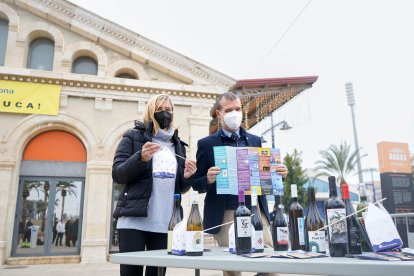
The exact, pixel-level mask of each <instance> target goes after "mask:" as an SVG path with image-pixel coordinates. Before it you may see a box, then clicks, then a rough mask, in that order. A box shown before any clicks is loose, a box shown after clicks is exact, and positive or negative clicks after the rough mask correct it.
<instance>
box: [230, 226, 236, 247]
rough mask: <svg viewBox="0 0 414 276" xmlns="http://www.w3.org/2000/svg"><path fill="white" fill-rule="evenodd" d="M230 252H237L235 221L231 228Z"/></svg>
mask: <svg viewBox="0 0 414 276" xmlns="http://www.w3.org/2000/svg"><path fill="white" fill-rule="evenodd" d="M229 252H230V253H232V254H236V238H235V236H234V223H232V224H231V226H230V228H229Z"/></svg>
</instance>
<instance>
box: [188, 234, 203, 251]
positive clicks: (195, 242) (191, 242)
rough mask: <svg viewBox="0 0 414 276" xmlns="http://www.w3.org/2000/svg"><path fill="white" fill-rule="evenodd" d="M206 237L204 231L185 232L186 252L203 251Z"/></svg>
mask: <svg viewBox="0 0 414 276" xmlns="http://www.w3.org/2000/svg"><path fill="white" fill-rule="evenodd" d="M203 250H204V238H203V231H186V232H185V251H186V252H203Z"/></svg>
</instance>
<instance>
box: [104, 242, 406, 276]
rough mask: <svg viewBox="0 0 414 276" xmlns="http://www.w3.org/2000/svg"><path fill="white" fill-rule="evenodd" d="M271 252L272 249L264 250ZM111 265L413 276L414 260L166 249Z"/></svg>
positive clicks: (116, 259) (122, 256) (117, 257)
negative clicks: (185, 252)
mask: <svg viewBox="0 0 414 276" xmlns="http://www.w3.org/2000/svg"><path fill="white" fill-rule="evenodd" d="M266 250H269V252H271V251H272V250H271V249H266ZM111 262H112V263H117V264H129V265H143V266H164V267H179V268H190V269H195V270H196V275H198V274H199V270H200V269H208V270H228V271H246V272H279V273H288V274H290V273H292V274H313V275H347V276H361V275H363V276H382V275H383V276H390V275H391V276H404V275H407V276H414V262H413V261H397V262H386V261H372V260H360V259H355V258H331V257H327V258H316V259H305V260H298V259H281V258H256V259H250V258H245V257H241V256H237V255H233V254H230V253H228V252H222V248H214V249H213V250H212V251H211V252H204V255H203V256H199V257H188V256H174V255H168V254H167V252H166V250H154V251H142V252H130V253H117V254H112V255H111Z"/></svg>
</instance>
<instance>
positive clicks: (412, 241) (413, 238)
mask: <svg viewBox="0 0 414 276" xmlns="http://www.w3.org/2000/svg"><path fill="white" fill-rule="evenodd" d="M390 215H391V217H392V219H393V221H394V224H395V225H397V219H398V218H405V231H406V233H407V241H408V247H410V248H414V233H410V231H409V223H408V218H414V213H398V214H390ZM400 235H401V234H400Z"/></svg>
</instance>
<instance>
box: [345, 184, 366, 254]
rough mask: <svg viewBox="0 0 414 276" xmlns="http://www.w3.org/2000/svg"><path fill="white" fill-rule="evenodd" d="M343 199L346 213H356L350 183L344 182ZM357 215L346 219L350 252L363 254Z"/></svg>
mask: <svg viewBox="0 0 414 276" xmlns="http://www.w3.org/2000/svg"><path fill="white" fill-rule="evenodd" d="M341 188H342V199H343V201H344V203H345V210H346V215H347V216H348V215H350V214H352V213H355V209H354V207H353V206H352V203H351V200H350V197H349V187H348V184H346V183H343V184H342V187H341ZM357 219H358V218H357V215H356V214H355V215H352V216H350V217H349V218H347V219H346V227H347V228H346V229H347V233H348V254H361V253H362V251H361V240H360V233H359V228H358V224H357V222H356V220H357Z"/></svg>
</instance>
